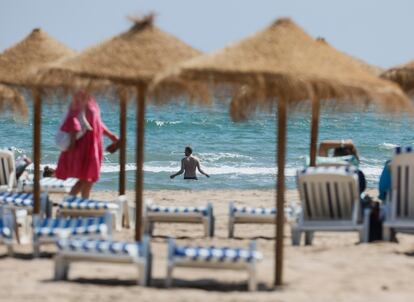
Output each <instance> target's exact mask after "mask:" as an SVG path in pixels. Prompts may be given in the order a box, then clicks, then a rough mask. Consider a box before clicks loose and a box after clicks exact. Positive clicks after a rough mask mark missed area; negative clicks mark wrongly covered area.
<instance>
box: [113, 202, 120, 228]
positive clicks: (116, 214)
mask: <svg viewBox="0 0 414 302" xmlns="http://www.w3.org/2000/svg"><path fill="white" fill-rule="evenodd" d="M119 209H120V210H118V211H116V212H115V213H114V219H115V229H116V230H117V231H122V208H121V207H119Z"/></svg>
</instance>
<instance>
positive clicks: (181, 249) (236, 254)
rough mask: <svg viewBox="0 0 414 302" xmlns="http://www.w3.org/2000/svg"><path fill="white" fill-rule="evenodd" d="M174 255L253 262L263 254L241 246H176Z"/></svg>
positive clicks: (214, 260)
mask: <svg viewBox="0 0 414 302" xmlns="http://www.w3.org/2000/svg"><path fill="white" fill-rule="evenodd" d="M174 257H178V258H184V259H188V260H192V261H202V262H252V261H253V260H261V259H262V258H263V255H262V253H260V252H258V251H252V250H248V249H240V248H228V247H221V248H218V247H214V246H212V247H199V246H196V247H191V246H176V247H175V249H174Z"/></svg>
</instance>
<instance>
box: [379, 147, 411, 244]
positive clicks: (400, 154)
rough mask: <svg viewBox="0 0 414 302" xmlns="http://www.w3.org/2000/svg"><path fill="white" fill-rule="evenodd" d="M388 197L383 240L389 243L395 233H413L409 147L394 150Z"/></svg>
mask: <svg viewBox="0 0 414 302" xmlns="http://www.w3.org/2000/svg"><path fill="white" fill-rule="evenodd" d="M388 196H389V198H388V200H387V204H386V209H387V211H386V217H385V221H384V224H383V238H384V240H386V241H391V240H392V239H393V238H394V237H395V234H396V233H397V232H400V233H413V232H414V153H413V150H412V148H411V147H406V148H401V147H398V148H396V150H395V156H394V158H393V159H392V160H391V192H390V194H388Z"/></svg>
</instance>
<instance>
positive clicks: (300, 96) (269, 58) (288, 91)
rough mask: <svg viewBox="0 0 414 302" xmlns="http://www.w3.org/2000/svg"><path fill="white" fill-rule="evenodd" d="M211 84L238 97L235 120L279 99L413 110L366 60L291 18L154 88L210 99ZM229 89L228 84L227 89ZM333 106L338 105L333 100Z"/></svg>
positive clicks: (171, 73)
mask: <svg viewBox="0 0 414 302" xmlns="http://www.w3.org/2000/svg"><path fill="white" fill-rule="evenodd" d="M209 87H214V88H215V87H220V89H223V90H224V91H226V92H227V93H228V95H229V96H231V97H233V100H232V104H231V113H232V116H233V118H234V119H235V120H239V119H243V118H247V117H248V116H249V114H251V113H253V112H254V111H255V110H257V109H258V108H259V109H272V108H273V106H274V105H275V102H277V100H278V99H279V98H284V99H287V100H289V105H290V106H295V105H297V104H298V103H300V101H303V100H308V99H312V98H313V97H314V96H315V97H317V98H319V99H321V100H336V103H337V105H345V104H347V105H348V104H349V102H343V101H342V100H347V101H351V104H352V103H353V104H357V103H358V104H361V103H362V104H364V105H365V104H367V103H369V102H375V103H378V104H380V105H382V107H383V108H385V109H386V110H391V111H396V110H404V111H407V110H412V105H411V102H410V101H409V100H408V99H407V97H406V96H405V94H404V93H403V92H402V91H401V90H400V89H399V87H398V86H397V85H395V84H393V83H391V82H388V81H384V80H382V79H379V78H377V77H375V76H373V75H372V74H370V73H369V72H367V71H366V70H365V69H364V68H362V67H361V64H360V62H358V61H356V60H355V59H354V58H352V57H350V56H348V55H345V54H343V53H341V52H339V51H337V50H335V49H334V48H333V47H331V46H330V45H328V44H327V43H320V42H317V41H316V40H315V39H314V38H312V37H311V36H309V35H308V34H307V33H306V32H304V31H303V30H302V29H301V28H300V27H299V26H297V25H296V24H295V23H294V22H293V21H291V20H290V19H280V20H278V21H276V22H274V23H273V24H272V25H271V26H269V27H268V28H266V29H265V30H263V31H261V32H259V33H257V34H255V35H254V36H251V37H249V38H246V39H244V40H242V41H240V42H238V43H236V44H234V45H230V46H228V47H226V48H224V49H222V50H219V51H216V52H214V53H212V54H207V55H203V56H200V57H198V58H194V59H191V60H189V61H186V62H184V63H182V64H179V65H178V66H176V67H175V68H172V69H170V70H168V71H166V72H164V73H162V74H160V75H158V76H157V78H156V79H155V81H154V82H153V84H152V85H151V87H150V88H151V89H150V92H151V94H152V96H153V97H154V98H155V99H156V100H157V102H161V103H162V102H164V101H165V100H168V99H169V98H171V97H178V96H180V95H188V96H190V97H192V98H193V99H194V98H195V99H196V100H195V101H197V100H198V101H202V102H205V101H206V100H207V99H208V98H209V97H210V96H209V95H208V93H207V91H208V90H209V89H208V88H209ZM222 87H223V88H222ZM329 103H330V104H332V105H333V104H335V102H334V101H330V102H329Z"/></svg>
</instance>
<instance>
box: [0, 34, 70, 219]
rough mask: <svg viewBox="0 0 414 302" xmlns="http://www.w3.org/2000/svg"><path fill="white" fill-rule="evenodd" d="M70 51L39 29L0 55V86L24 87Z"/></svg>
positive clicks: (36, 158) (37, 116)
mask: <svg viewBox="0 0 414 302" xmlns="http://www.w3.org/2000/svg"><path fill="white" fill-rule="evenodd" d="M74 53H75V52H74V51H73V50H71V49H69V48H68V47H66V46H65V45H63V44H62V43H60V42H58V41H56V40H55V39H54V38H52V37H50V36H49V35H48V34H47V33H46V32H45V31H43V30H41V29H38V28H36V29H34V30H33V31H32V32H31V33H30V34H29V35H28V36H27V37H26V38H25V39H23V40H22V41H20V42H19V43H17V44H16V45H14V46H12V47H10V48H8V49H6V50H5V51H4V52H3V53H2V54H0V83H2V84H6V85H10V86H17V87H28V83H29V82H28V76H29V75H31V74H32V72H34V71H35V70H37V69H38V68H40V67H42V66H43V65H45V64H47V63H50V62H53V61H55V60H60V59H62V58H64V57H67V56H72V55H74ZM32 96H33V165H34V187H33V194H34V209H33V212H34V213H39V210H40V207H39V206H40V184H39V181H40V156H41V153H40V152H41V150H40V142H41V140H40V139H41V134H40V131H41V100H40V91H38V90H37V89H33V90H32Z"/></svg>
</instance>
